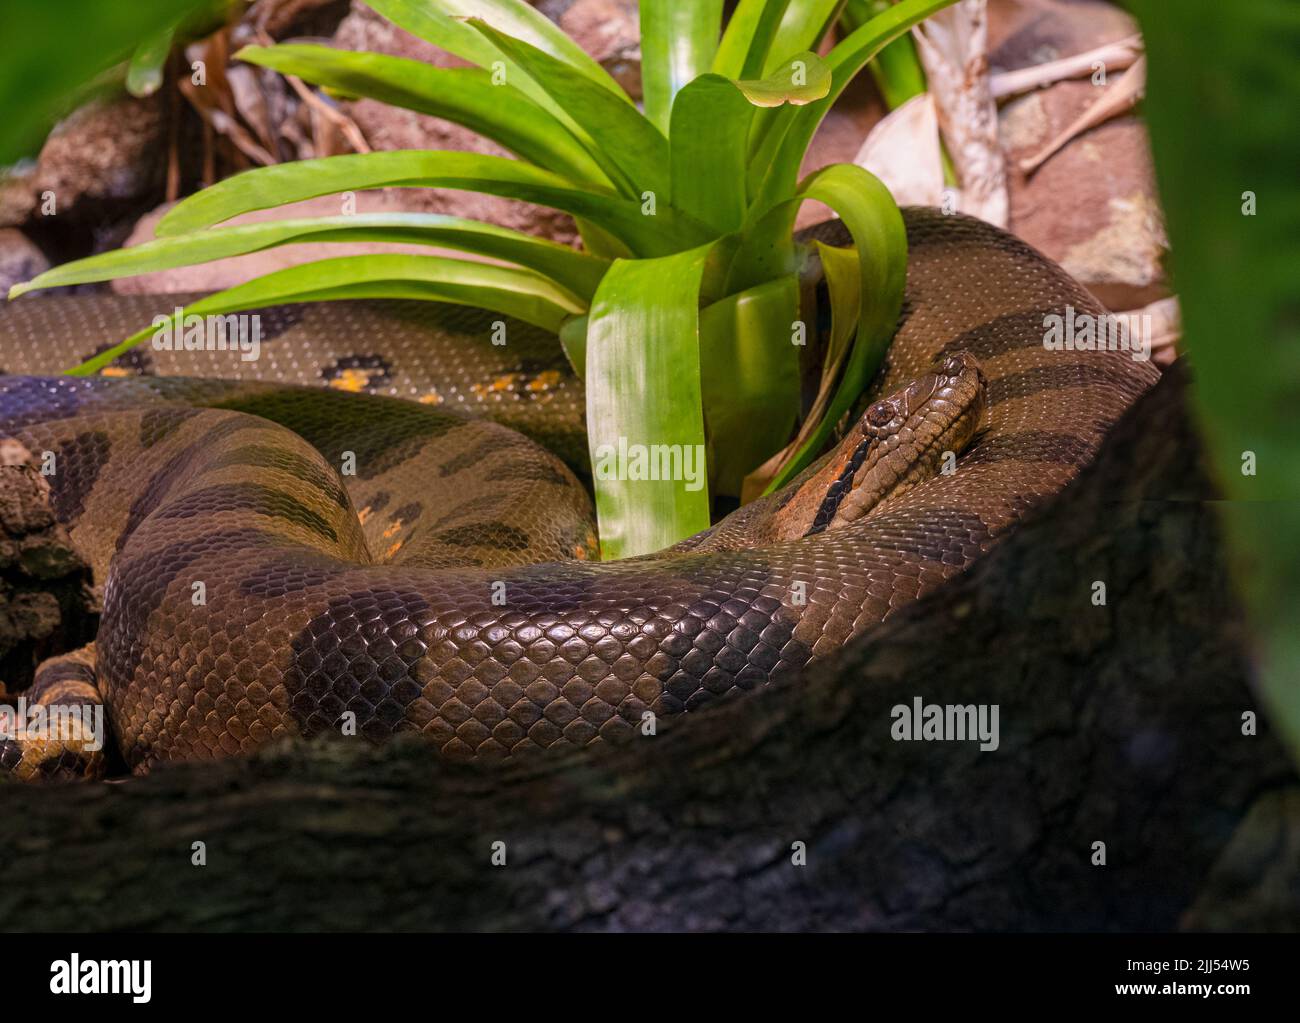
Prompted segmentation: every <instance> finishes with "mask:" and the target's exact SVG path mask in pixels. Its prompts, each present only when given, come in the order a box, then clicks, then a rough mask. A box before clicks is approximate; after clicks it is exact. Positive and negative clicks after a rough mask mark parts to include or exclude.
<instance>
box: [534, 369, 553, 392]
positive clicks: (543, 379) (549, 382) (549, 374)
mask: <svg viewBox="0 0 1300 1023" xmlns="http://www.w3.org/2000/svg"><path fill="white" fill-rule="evenodd" d="M559 382H560V371H559V370H558V369H548V370H546V371H544V372H542V373H538V374H537V376H536V377H535V378H534V379H532V380H530V381H528V389H529V390H530V391H549V390H550V389H551V388H552V387H554V386H555V385H556V384H558V383H559Z"/></svg>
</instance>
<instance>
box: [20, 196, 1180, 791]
mask: <svg viewBox="0 0 1300 1023" xmlns="http://www.w3.org/2000/svg"><path fill="white" fill-rule="evenodd" d="M905 219H906V223H907V228H908V243H909V266H908V278H907V291H906V299H905V303H904V308H903V313H902V317H901V322H900V326H899V329H898V331H897V334H896V336H895V338H894V341H893V344H892V347H891V348H890V350H889V353H888V356H887V361H886V365H885V367H884V368H883V370H882V372H881V374H880V376H879V377H878V379H877V381H876V383H875V384H874V385H873V392H872V393H873V396H874V398H875V401H874V403H873V404H872V405H871V406H870V407H869V408H868V409H867V411H866V413H865V414H864V415H863V417H862V419H861V420H860V421H859V422H858V423H857V424H856V425H855V426H854V427H852V428H850V430H849V431H848V433H847V435H846V437H845V439H844V440H843V441H842V442H841V443H840V444H839V445H838V446H837V447H836V449H835V450H833V451H831V452H830V453H828V454H827V455H826V456H824V457H823V458H822V459H821V460H820V461H819V462H818V463H817V464H815V465H814V466H813V467H812V468H811V469H809V470H807V471H806V472H805V473H804V474H803V475H802V476H801V477H800V478H799V479H798V480H796V481H795V482H794V483H792V484H791V485H790V486H789V487H787V488H785V489H784V490H782V491H780V492H778V493H776V494H773V495H771V496H769V497H766V498H763V499H760V500H759V501H756V502H752V503H751V504H748V505H745V506H744V507H742V508H741V509H740V510H739V511H737V512H735V513H733V514H732V515H730V516H729V517H727V518H726V519H724V520H722V521H721V522H720V523H718V524H717V525H715V526H714V527H713V528H712V529H710V530H707V531H706V532H704V533H701V534H699V535H698V536H695V537H692V538H690V539H688V540H686V541H683V542H682V543H680V544H678V545H677V546H675V547H673V548H670V549H668V550H666V551H662V552H660V553H658V554H654V555H650V556H646V557H642V558H635V559H628V560H625V561H618V562H609V563H599V561H597V560H595V559H596V558H597V556H598V547H597V543H596V537H595V534H594V520H593V513H592V507H591V503H590V499H589V497H588V495H587V493H586V492H585V490H584V489H583V488H582V486H581V485H580V484H579V483H578V481H577V479H576V478H575V476H574V474H573V472H572V471H571V468H572V467H576V468H578V469H579V470H581V469H582V467H583V464H584V459H585V457H586V453H585V443H584V441H583V439H582V435H581V410H582V401H583V399H582V390H581V385H580V383H579V382H577V381H576V380H575V379H573V378H572V377H571V376H570V375H568V374H567V373H566V372H565V370H564V367H563V363H562V361H561V358H560V356H559V355H558V351H557V349H558V346H556V345H555V344H554V342H553V340H551V339H548V338H545V337H542V336H540V335H538V333H537V332H536V331H531V330H530V329H529V328H527V327H525V326H523V325H520V324H514V323H511V324H510V325H509V330H508V338H509V340H508V343H507V344H505V345H503V346H495V345H492V344H491V343H490V341H489V340H488V339H489V336H490V334H491V324H492V323H493V321H494V320H496V319H498V318H497V317H494V316H492V315H489V314H486V313H481V312H478V311H475V310H468V309H463V308H457V307H450V306H441V305H432V304H421V303H402V302H373V301H372V302H344V303H330V304H322V305H316V306H306V307H291V308H288V309H284V310H269V311H266V312H264V313H263V314H262V315H263V330H262V338H263V339H262V350H261V353H260V358H259V359H258V360H257V361H256V362H244V361H242V360H240V358H239V357H238V355H237V354H232V353H229V352H198V351H196V352H188V351H174V352H165V351H163V352H159V351H154V350H152V349H150V348H141V349H138V350H136V351H135V352H133V353H131V354H130V355H128V356H126V357H124V358H122V359H120V360H119V361H118V363H117V364H116V365H115V367H114V368H113V372H114V374H115V375H110V376H100V377H96V378H70V377H55V376H39V375H37V374H51V373H54V372H56V371H58V370H61V369H63V368H66V367H67V366H69V365H72V364H75V363H76V362H77V361H79V360H81V359H83V358H85V357H86V356H88V355H90V354H92V353H94V352H95V351H97V350H102V348H103V346H104V345H105V344H107V343H109V342H112V341H114V340H116V339H117V338H119V337H121V336H123V335H125V334H126V333H128V332H129V331H131V330H133V329H136V328H138V327H139V326H140V325H141V324H142V323H148V322H149V321H150V320H151V319H152V317H153V315H154V314H155V313H157V312H159V311H160V307H165V309H166V311H168V312H170V311H171V308H172V306H173V305H174V304H178V302H175V301H173V300H172V299H171V298H170V297H165V298H164V297H160V296H148V297H143V296H141V297H129V296H117V297H111V296H90V297H76V296H72V297H53V298H49V297H42V298H33V299H23V300H20V301H18V302H15V303H12V304H11V305H9V306H8V307H7V308H5V309H4V310H3V311H0V369H3V370H4V371H5V372H6V373H8V374H10V375H8V376H0V437H2V438H6V441H5V443H6V444H7V445H8V446H9V449H10V451H13V450H17V451H19V452H20V453H21V454H20V456H19V457H22V458H25V459H30V460H31V462H32V464H33V465H38V466H40V465H42V464H44V465H45V466H46V467H47V468H49V467H50V466H52V467H53V470H54V471H53V472H52V473H48V474H47V475H46V477H45V478H46V480H47V482H48V484H49V487H50V500H51V504H52V507H53V509H54V512H55V515H56V517H57V518H58V519H59V520H60V521H61V522H62V523H64V524H65V525H66V526H67V527H68V529H69V530H70V533H71V537H72V539H73V541H74V543H75V544H76V545H77V547H78V549H79V550H80V551H82V552H83V553H84V556H85V557H86V559H87V560H88V561H89V563H90V564H91V566H92V569H93V571H94V574H95V579H96V582H97V584H99V585H100V586H102V594H103V614H102V617H101V622H100V627H99V632H98V639H97V641H96V644H95V649H94V656H93V657H90V656H88V655H87V654H84V653H83V654H78V655H74V656H72V657H65V658H61V659H57V660H55V661H54V662H50V663H47V665H46V666H44V667H43V668H42V670H41V671H40V672H38V675H37V681H36V683H35V684H34V686H33V687H32V692H31V693H30V694H29V696H30V698H31V699H32V700H33V701H36V702H39V701H40V700H42V699H43V700H46V701H47V702H49V701H50V700H52V699H53V698H54V696H52V695H51V694H57V698H59V699H66V700H69V701H71V702H75V701H76V700H78V699H81V700H85V701H87V702H94V701H95V700H98V699H99V698H100V697H101V696H102V699H103V701H104V704H105V706H106V708H107V711H108V719H109V722H110V725H111V734H112V736H113V740H114V742H115V744H116V748H117V749H118V750H119V751H120V754H121V756H122V757H123V758H124V759H125V762H126V764H127V765H128V766H129V767H131V768H132V769H133V770H136V771H142V770H147V769H148V768H149V767H151V766H152V765H154V764H156V763H158V762H160V761H166V760H172V759H177V758H187V757H213V756H220V755H224V754H233V753H238V752H240V751H243V750H248V749H250V748H252V747H254V746H256V745H257V744H260V743H264V742H266V741H267V740H270V739H272V738H274V737H276V736H280V735H284V734H295V733H300V734H314V733H318V732H321V731H323V730H327V729H338V728H340V727H343V725H344V724H345V723H349V722H350V723H352V724H354V725H355V728H356V731H357V732H358V733H359V734H361V735H364V736H366V737H368V738H371V739H374V740H380V739H383V738H384V737H386V736H388V735H390V734H392V733H394V732H397V731H407V730H418V731H420V732H423V733H424V734H425V735H427V736H428V737H429V738H430V739H432V740H433V741H434V742H435V743H436V745H437V746H438V747H439V748H440V749H441V750H442V751H443V752H444V753H446V754H448V755H452V756H461V757H469V756H503V755H508V754H521V753H526V752H529V751H538V750H542V749H547V748H552V747H556V746H563V745H579V746H580V745H585V744H588V743H591V742H593V741H597V740H618V739H620V738H622V737H632V736H635V735H637V734H638V731H639V729H640V727H641V725H642V722H643V721H644V720H645V716H646V715H647V714H648V713H653V714H654V715H656V716H658V715H664V714H671V713H675V712H680V711H694V710H696V709H698V708H700V707H702V706H704V705H705V704H707V703H709V702H710V701H713V700H716V699H719V698H723V697H727V696H729V695H732V694H734V693H736V692H740V691H745V690H752V689H754V688H755V687H759V686H762V685H763V684H764V683H766V682H768V681H769V680H771V679H773V678H775V677H777V676H779V675H782V674H783V673H789V672H794V671H797V670H799V669H801V668H802V667H803V666H804V665H806V664H807V663H809V662H810V661H812V660H814V659H816V658H819V657H823V656H825V655H826V654H828V653H829V652H831V651H833V650H835V649H836V648H838V647H840V646H841V645H842V644H844V643H846V642H847V641H848V640H850V639H851V638H853V637H855V636H859V635H861V634H863V633H865V632H866V631H867V630H869V629H870V628H871V627H872V626H873V625H874V624H876V623H878V622H880V621H881V620H882V619H883V618H884V617H885V616H886V615H888V614H889V613H890V612H891V611H892V610H893V609H896V608H898V607H899V606H901V605H903V604H905V603H907V602H910V601H912V600H915V599H916V598H917V597H919V596H921V595H923V594H925V593H927V592H929V591H931V590H933V589H934V588H935V587H937V586H939V585H940V584H941V583H942V582H943V581H944V580H945V579H947V578H949V577H950V576H952V575H953V574H955V573H958V572H961V571H962V570H964V569H965V568H966V567H968V566H969V565H970V564H971V563H972V562H974V561H975V560H976V559H977V558H979V557H980V556H981V555H982V554H983V553H984V552H986V551H988V550H989V549H990V547H991V546H992V545H994V544H995V543H996V542H997V541H998V540H999V538H1000V537H1002V536H1003V535H1004V534H1005V533H1006V532H1007V531H1008V530H1009V529H1010V528H1012V527H1014V525H1015V524H1016V523H1017V521H1019V520H1020V519H1021V518H1023V517H1024V516H1025V515H1026V514H1027V513H1028V512H1029V511H1030V510H1031V509H1033V508H1034V507H1035V506H1037V505H1039V504H1041V503H1042V502H1043V501H1044V500H1045V499H1046V498H1048V497H1050V496H1052V495H1054V494H1056V493H1057V492H1058V491H1060V490H1061V488H1062V487H1064V486H1065V484H1066V483H1067V482H1069V481H1070V479H1072V478H1073V477H1074V476H1075V475H1076V474H1077V472H1078V471H1079V469H1080V467H1081V466H1083V465H1084V464H1086V463H1087V462H1088V461H1089V460H1090V459H1091V458H1092V456H1093V454H1094V453H1095V451H1096V449H1097V447H1098V445H1099V443H1100V441H1101V438H1102V436H1103V434H1104V433H1105V431H1106V430H1107V429H1108V428H1109V427H1110V426H1111V424H1113V423H1114V422H1115V420H1116V419H1117V418H1118V417H1119V415H1120V414H1121V413H1122V412H1123V411H1124V409H1125V408H1126V407H1127V406H1128V405H1130V404H1131V403H1132V402H1133V401H1134V400H1135V399H1136V398H1137V397H1138V396H1139V395H1140V394H1141V393H1142V391H1143V390H1145V389H1146V388H1147V387H1149V386H1150V385H1151V384H1152V383H1153V382H1154V380H1155V378H1156V376H1157V373H1156V370H1155V369H1154V368H1153V367H1152V366H1151V365H1150V364H1149V363H1146V362H1142V361H1137V360H1135V359H1134V358H1133V357H1132V355H1131V353H1130V352H1127V351H1109V350H1105V349H1104V348H1103V349H1100V350H1049V349H1048V348H1047V347H1046V346H1045V344H1044V335H1045V323H1046V319H1045V318H1046V317H1048V316H1050V315H1052V314H1058V315H1061V316H1064V315H1065V314H1066V309H1067V307H1073V309H1074V311H1075V314H1076V316H1077V315H1078V314H1091V315H1094V316H1096V315H1100V314H1102V313H1103V310H1102V309H1101V308H1100V307H1099V306H1098V304H1097V303H1096V301H1095V300H1094V299H1093V298H1092V297H1091V296H1089V295H1088V294H1087V293H1086V292H1085V291H1084V290H1083V289H1082V288H1081V287H1080V286H1079V285H1078V284H1076V283H1075V282H1074V281H1073V280H1072V279H1071V278H1070V277H1069V276H1068V275H1067V274H1066V273H1065V272H1063V271H1062V270H1061V269H1059V268H1058V267H1057V266H1055V265H1054V264H1052V263H1051V262H1049V261H1048V260H1046V259H1044V258H1043V257H1042V256H1040V255H1039V254H1037V253H1036V252H1034V251H1033V250H1032V249H1030V248H1029V247H1028V246H1026V245H1025V244H1023V243H1022V242H1020V241H1018V240H1016V239H1015V238H1013V237H1012V236H1010V235H1008V234H1006V233H1004V232H1001V231H998V230H996V229H994V228H992V227H989V226H987V225H985V224H982V223H980V222H978V221H974V220H970V219H967V218H964V217H960V216H956V217H949V216H943V215H940V214H939V213H938V212H937V211H932V210H908V211H906V212H905ZM304 385H306V386H304ZM322 385H325V386H324V387H322ZM357 390H360V391H364V392H368V393H367V394H355V393H346V392H349V391H357ZM493 420H495V421H493ZM977 427H978V428H979V429H978V433H976V432H975V431H976V429H977ZM517 431H522V432H517ZM973 433H974V434H975V436H974V440H973V441H971V440H970V437H971V435H972V434H973ZM523 434H527V435H528V436H524V435H523ZM968 441H969V443H968ZM543 445H544V446H545V447H543ZM963 445H965V447H964V450H963ZM545 448H549V449H550V452H548V451H547V450H545ZM959 450H961V451H962V453H961V455H960V457H959V458H958V459H957V461H956V463H955V471H937V469H938V468H939V462H940V460H941V456H942V455H943V454H944V452H945V451H953V452H956V451H959ZM552 452H553V453H552ZM11 457H12V456H11ZM43 460H44V461H43ZM566 463H567V464H566ZM951 468H952V467H951V466H948V469H951ZM25 750H26V752H24V751H25ZM56 753H57V756H56ZM56 753H51V752H50V749H49V748H44V747H42V748H41V749H39V750H37V751H36V752H33V747H32V746H30V745H29V746H28V747H24V746H23V745H22V744H21V743H16V742H8V743H4V744H0V762H3V763H4V766H6V767H8V768H9V769H11V770H13V771H14V772H16V773H24V772H25V773H28V774H31V773H51V770H52V769H56V770H55V773H57V770H63V769H70V770H76V771H83V772H84V771H86V770H90V771H92V772H93V771H94V770H96V769H97V768H98V766H99V764H98V760H96V762H95V763H90V762H86V761H83V762H80V763H76V764H69V763H68V762H67V761H68V759H69V757H70V756H71V754H70V753H69V752H68V750H67V749H63V750H61V751H57V750H56ZM50 757H55V758H56V761H57V762H55V763H50V762H49V761H48V758H50ZM37 758H42V759H43V761H44V766H43V767H42V766H41V765H39V764H34V763H32V761H33V760H34V759H37ZM73 759H77V758H76V757H75V756H73Z"/></svg>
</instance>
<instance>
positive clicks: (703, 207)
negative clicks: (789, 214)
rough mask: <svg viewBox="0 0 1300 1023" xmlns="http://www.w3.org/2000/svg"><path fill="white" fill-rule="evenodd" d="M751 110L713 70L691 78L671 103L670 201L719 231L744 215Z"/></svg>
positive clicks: (731, 226)
mask: <svg viewBox="0 0 1300 1023" xmlns="http://www.w3.org/2000/svg"><path fill="white" fill-rule="evenodd" d="M753 114H754V108H753V106H751V105H750V103H749V101H748V100H747V99H746V98H745V96H744V94H743V93H742V92H741V91H740V89H739V88H737V86H736V83H734V82H731V81H728V80H727V79H726V78H723V77H722V76H721V75H714V74H708V75H701V76H700V77H699V78H697V79H695V81H693V82H691V83H690V85H688V86H686V88H684V89H683V90H682V91H681V92H679V93H678V94H677V100H676V102H675V103H674V104H673V116H672V130H671V132H670V133H669V145H668V150H669V161H670V165H671V171H672V195H671V199H670V202H671V204H672V206H673V208H675V209H678V210H681V211H682V212H683V213H686V214H688V215H690V216H692V217H694V218H695V219H696V220H699V221H700V222H701V223H704V224H707V225H709V226H710V227H712V228H715V229H716V230H718V231H720V232H722V233H724V234H725V233H727V232H730V231H735V230H737V229H738V228H739V227H740V225H741V223H742V221H743V220H744V219H745V157H746V144H747V140H748V137H749V121H750V118H751V117H752V116H753Z"/></svg>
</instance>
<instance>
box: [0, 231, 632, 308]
mask: <svg viewBox="0 0 1300 1023" xmlns="http://www.w3.org/2000/svg"><path fill="white" fill-rule="evenodd" d="M304 241H311V242H396V243H405V244H417V245H439V246H445V247H447V248H454V249H461V250H463V251H466V252H473V253H476V254H478V255H481V256H490V257H493V258H496V259H504V260H507V261H509V262H511V263H518V264H519V265H521V266H525V267H528V268H529V269H531V270H535V271H537V272H538V273H541V274H543V275H545V276H547V277H549V278H551V279H552V280H554V281H555V282H556V283H558V284H560V285H561V286H562V287H564V288H566V289H567V290H568V291H571V292H572V293H573V294H574V295H577V296H578V297H579V298H582V299H585V300H590V298H591V296H592V295H593V294H595V291H596V287H597V286H598V285H599V284H600V279H601V277H603V276H604V274H605V270H606V269H607V268H608V266H609V263H608V262H607V261H606V260H603V259H597V258H595V257H594V256H589V255H587V254H586V253H583V252H575V251H574V250H573V249H571V248H569V247H568V246H566V245H557V244H556V243H555V242H551V241H547V240H545V239H542V238H535V237H533V236H532V235H528V234H524V233H522V232H520V231H512V230H510V229H509V228H505V227H498V226H497V225H495V224H485V223H483V222H482V221H478V220H466V219H464V218H462V217H447V216H442V215H440V214H436V213H360V214H356V215H354V216H339V217H320V218H316V219H301V220H272V221H267V222H264V223H259V224H242V225H240V226H238V227H223V228H214V229H212V230H209V231H197V232H194V233H191V234H183V235H173V236H169V237H165V238H158V239H155V240H154V241H151V242H145V243H144V244H142V245H134V246H132V247H130V248H126V249H115V250H113V251H111V252H102V253H99V254H98V255H94V256H88V257H86V258H85V259H78V260H75V261H74V262H71V263H64V264H62V265H61V266H56V267H55V268H54V269H52V270H47V271H45V273H43V274H39V275H38V276H36V277H34V278H33V279H32V280H30V281H28V282H26V283H25V284H15V285H14V286H13V287H12V288H11V289H10V290H9V297H10V298H17V297H18V296H19V295H22V294H25V293H27V292H29V291H36V290H38V289H40V288H57V287H62V286H64V285H68V284H89V283H92V282H95V281H109V280H113V279H115V278H119V277H131V276H134V275H135V274H143V273H151V272H153V271H155V270H167V269H170V268H172V267H176V266H190V265H192V264H195V263H209V262H211V261H213V260H216V259H226V258H227V257H230V256H242V255H244V254H245V253H249V252H260V251H261V250H263V249H268V248H271V247H273V246H276V245H291V244H294V243H296V242H304Z"/></svg>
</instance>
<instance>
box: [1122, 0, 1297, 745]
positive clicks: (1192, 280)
mask: <svg viewBox="0 0 1300 1023" xmlns="http://www.w3.org/2000/svg"><path fill="white" fill-rule="evenodd" d="M1132 7H1133V9H1134V11H1135V13H1137V15H1138V16H1139V18H1140V19H1141V22H1142V28H1143V31H1144V33H1145V35H1146V45H1147V52H1148V57H1149V78H1148V89H1147V100H1146V112H1147V116H1148V120H1149V123H1150V130H1151V140H1152V145H1153V148H1154V151H1155V161H1156V173H1157V177H1158V179H1159V184H1160V193H1161V198H1162V200H1163V202H1164V208H1165V212H1166V215H1167V218H1168V227H1169V235H1170V242H1171V247H1172V270H1173V277H1174V284H1175V287H1176V289H1177V292H1178V295H1179V299H1180V302H1181V304H1182V313H1183V333H1184V344H1185V348H1186V351H1187V352H1188V354H1189V356H1190V358H1191V361H1192V365H1193V367H1194V371H1195V388H1194V401H1195V408H1196V412H1197V414H1198V416H1199V419H1200V423H1201V428H1202V433H1203V434H1204V436H1205V439H1206V442H1207V444H1208V447H1209V451H1210V456H1211V459H1212V462H1213V465H1214V468H1215V470H1216V473H1217V476H1218V479H1219V482H1220V484H1221V485H1222V487H1223V491H1224V494H1225V496H1226V497H1227V498H1228V500H1227V501H1226V502H1225V503H1224V506H1223V519H1224V523H1225V526H1226V529H1227V532H1228V539H1229V542H1230V544H1231V545H1232V550H1233V555H1234V557H1233V560H1234V570H1235V572H1236V575H1237V578H1238V580H1239V583H1240V589H1241V592H1242V594H1243V596H1244V598H1245V600H1246V603H1247V606H1248V608H1249V611H1250V613H1251V624H1252V626H1253V629H1254V631H1255V634H1256V638H1257V640H1258V650H1259V669H1260V675H1259V677H1260V684H1261V687H1262V691H1263V695H1264V698H1265V701H1266V705H1267V706H1268V707H1269V709H1270V710H1271V712H1272V717H1273V720H1274V722H1275V723H1276V724H1277V725H1279V726H1280V728H1281V729H1282V731H1283V732H1284V733H1285V734H1286V735H1287V737H1288V738H1289V740H1290V742H1291V747H1292V749H1293V750H1295V751H1300V627H1298V625H1297V621H1296V613H1297V609H1298V608H1300V188H1297V184H1296V178H1297V173H1298V172H1300V133H1298V132H1297V119H1296V114H1297V111H1298V110H1300V4H1296V3H1295V2H1294V0H1252V2H1251V3H1242V4H1225V3H1223V2H1222V0H1183V2H1180V3H1177V4H1173V3H1169V2H1168V0H1135V2H1134V3H1133V4H1132ZM1252 456H1253V462H1254V466H1253V474H1249V473H1248V471H1243V470H1250V469H1251V468H1252V466H1251V464H1250V463H1251V461H1252Z"/></svg>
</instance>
